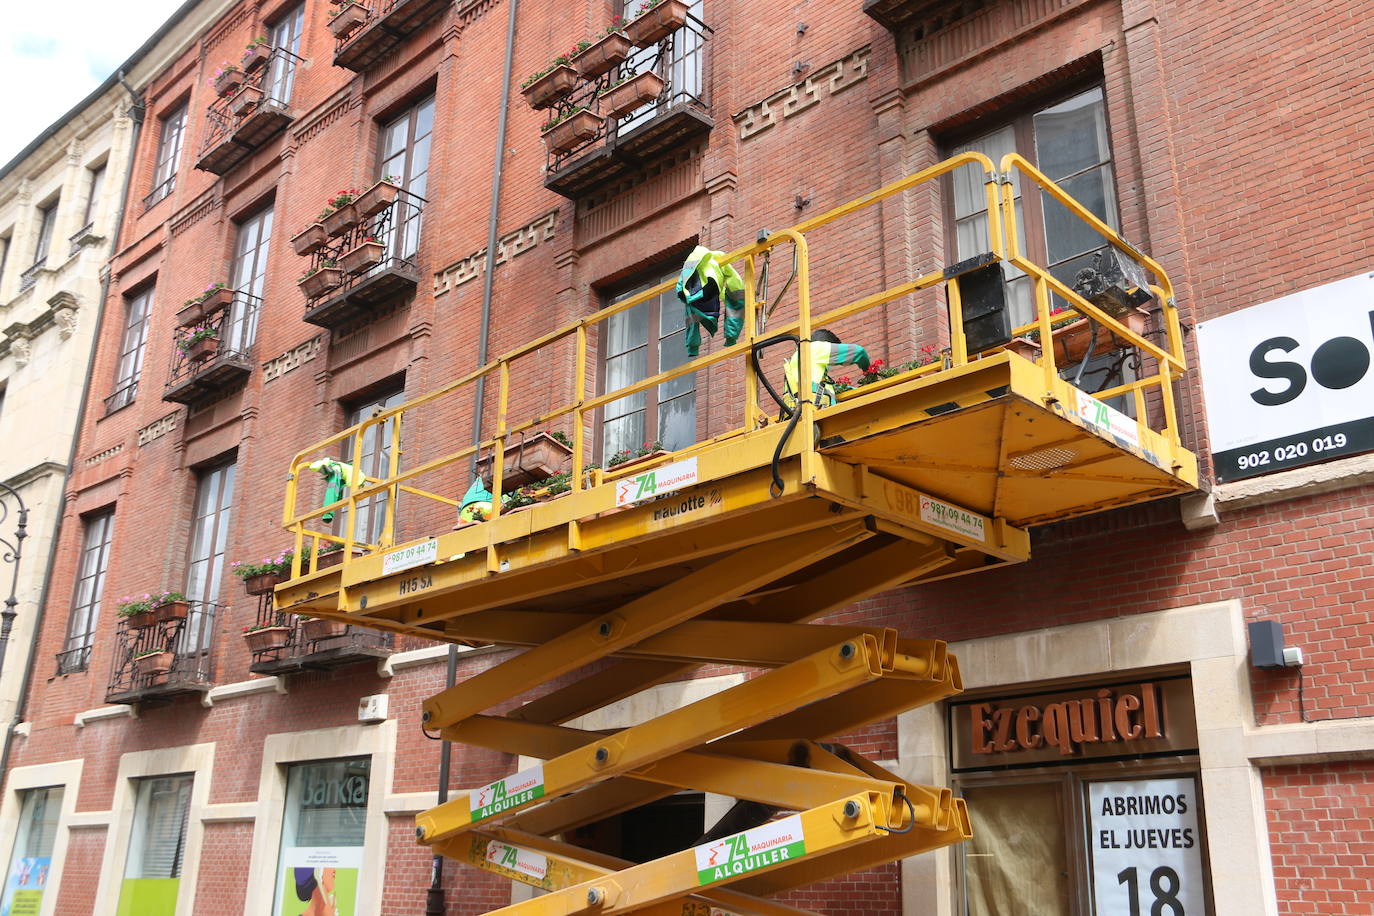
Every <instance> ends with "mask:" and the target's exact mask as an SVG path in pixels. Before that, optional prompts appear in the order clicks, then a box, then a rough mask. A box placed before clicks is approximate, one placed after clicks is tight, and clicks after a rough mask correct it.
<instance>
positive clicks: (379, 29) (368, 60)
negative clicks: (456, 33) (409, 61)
mask: <svg viewBox="0 0 1374 916" xmlns="http://www.w3.org/2000/svg"><path fill="white" fill-rule="evenodd" d="M355 5H356V6H360V7H362V9H363V10H364V11H365V12H366V14H367V18H366V19H365V20H364V21H363V23H362V25H360V26H358V27H357V28H356V29H354V30H353V31H352V32H349V33H348V34H346V35H343V36H340V37H339V38H337V39H336V40H335V42H334V66H336V67H344V68H346V69H348V70H352V71H353V72H354V73H361V72H363V71H364V70H366V69H367V68H368V67H370V66H372V65H373V64H374V63H376V62H377V60H379V59H380V58H381V57H382V56H383V55H385V54H386V53H387V52H388V51H390V50H391V49H392V48H394V47H396V46H397V45H399V44H400V43H401V42H403V41H405V40H406V39H407V38H409V37H410V36H411V35H413V34H414V33H415V32H417V31H419V30H420V29H421V28H422V27H424V26H425V25H426V24H428V23H429V21H430V20H432V19H435V18H437V17H438V16H440V15H442V14H443V12H444V10H445V9H446V8H447V7H448V5H449V0H367V2H361V3H357V4H355Z"/></svg>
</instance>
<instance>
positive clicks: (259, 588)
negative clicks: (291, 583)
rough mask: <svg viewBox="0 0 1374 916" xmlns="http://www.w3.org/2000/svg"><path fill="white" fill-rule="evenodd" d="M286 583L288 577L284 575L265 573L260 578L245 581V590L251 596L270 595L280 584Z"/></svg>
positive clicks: (251, 577) (253, 577) (255, 577)
mask: <svg viewBox="0 0 1374 916" xmlns="http://www.w3.org/2000/svg"><path fill="white" fill-rule="evenodd" d="M285 581H286V576H285V575H283V574H282V573H263V574H262V575H260V576H249V577H248V578H247V579H244V580H243V590H244V591H246V592H247V593H248V594H250V595H255V596H256V595H270V594H272V590H273V589H274V588H276V587H277V586H278V585H279V584H280V583H282V582H285Z"/></svg>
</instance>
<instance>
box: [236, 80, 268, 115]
mask: <svg viewBox="0 0 1374 916" xmlns="http://www.w3.org/2000/svg"><path fill="white" fill-rule="evenodd" d="M261 101H262V90H261V89H259V88H258V87H257V86H244V87H243V88H242V89H240V90H239V91H238V94H237V95H235V96H234V97H233V98H232V99H230V100H229V110H230V111H232V112H233V113H234V114H235V115H236V116H238V117H240V118H241V117H243V116H244V115H246V114H248V113H249V112H250V111H252V110H253V109H254V108H257V107H258V103H259V102H261Z"/></svg>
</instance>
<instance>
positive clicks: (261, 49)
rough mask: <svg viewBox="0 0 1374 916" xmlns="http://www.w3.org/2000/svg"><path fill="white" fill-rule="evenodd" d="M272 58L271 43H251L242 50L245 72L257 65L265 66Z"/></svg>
mask: <svg viewBox="0 0 1374 916" xmlns="http://www.w3.org/2000/svg"><path fill="white" fill-rule="evenodd" d="M271 59H272V46H271V45H266V44H262V45H253V46H252V47H250V48H249V49H248V50H247V51H244V52H243V61H242V64H243V69H244V72H245V73H252V72H253V71H254V70H256V69H258V68H259V67H262V66H265V65H266V64H267V62H268V61H269V60H271Z"/></svg>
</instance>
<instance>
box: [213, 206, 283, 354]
mask: <svg viewBox="0 0 1374 916" xmlns="http://www.w3.org/2000/svg"><path fill="white" fill-rule="evenodd" d="M271 240H272V208H271V207H270V206H269V207H267V208H266V209H265V210H260V211H258V212H257V213H255V214H253V215H252V216H250V217H248V219H246V220H244V221H243V222H242V223H240V224H239V231H238V237H237V238H236V239H235V241H234V260H233V263H232V264H230V266H229V285H230V286H232V287H233V288H234V289H236V290H238V292H239V295H235V296H234V302H233V305H232V306H231V307H230V312H229V327H228V329H227V330H228V333H227V334H226V335H225V346H226V348H227V349H229V350H233V351H237V352H240V353H247V352H248V350H249V349H250V348H251V347H252V346H253V340H254V339H255V338H256V336H257V330H258V308H259V306H261V304H262V293H263V287H264V285H265V283H266V278H267V247H268V243H269V242H271ZM243 294H246V295H243Z"/></svg>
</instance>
